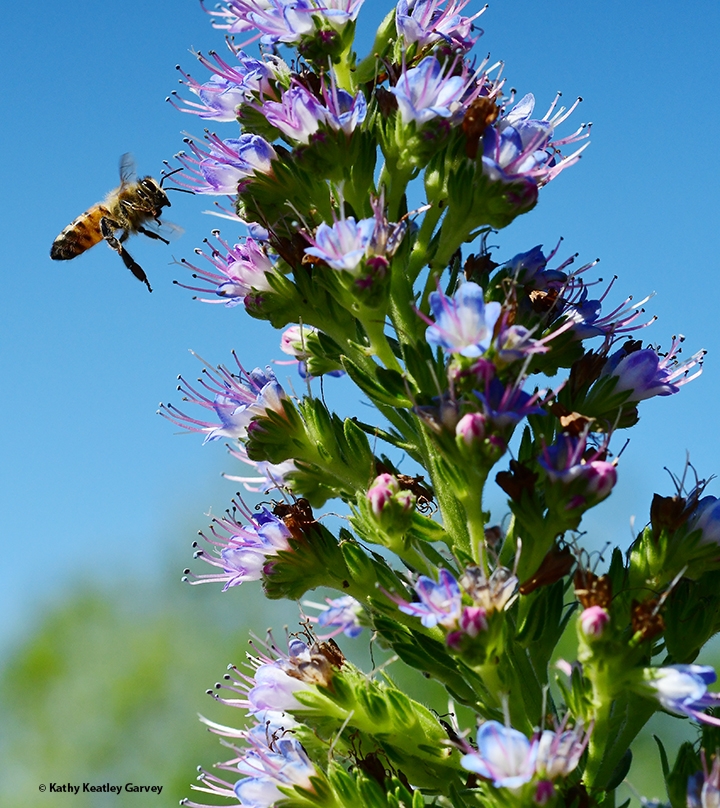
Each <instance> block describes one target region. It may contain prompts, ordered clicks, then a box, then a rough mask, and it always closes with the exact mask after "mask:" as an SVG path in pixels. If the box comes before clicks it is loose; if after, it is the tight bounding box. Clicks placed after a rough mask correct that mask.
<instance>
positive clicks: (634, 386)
mask: <svg viewBox="0 0 720 808" xmlns="http://www.w3.org/2000/svg"><path fill="white" fill-rule="evenodd" d="M681 342H682V338H680V339H675V340H673V344H672V345H671V347H670V350H669V351H668V353H667V354H665V355H664V356H662V357H661V356H660V355H659V354H658V352H657V351H656V350H655V349H654V348H644V349H640V350H637V351H631V352H630V353H628V352H627V350H626V348H625V346H623V347H622V348H621V349H620V350H619V351H616V352H615V353H614V354H612V356H610V357H609V358H608V360H607V363H606V364H605V367H604V368H603V371H602V374H601V376H602V377H605V376H612V377H613V378H615V379H616V380H617V381H616V383H615V387H614V388H613V393H623V392H626V391H627V392H628V396H627V400H628V401H629V402H633V403H636V402H638V401H644V400H645V399H647V398H652V397H653V396H670V395H672V394H673V393H677V392H678V390H679V389H680V387H681V386H682V385H683V384H687V383H688V382H689V381H692V379H695V378H697V377H698V376H699V375H700V374H701V373H702V360H703V357H704V355H705V352H704V351H698V352H697V353H696V354H693V355H692V356H691V357H690V358H688V359H686V360H685V361H684V362H678V361H677V355H678V353H679V352H680V344H681ZM696 366H697V367H698V370H696V371H695V373H693V374H692V376H689V375H688V374H689V373H690V371H691V370H692V369H693V368H694V367H696Z"/></svg>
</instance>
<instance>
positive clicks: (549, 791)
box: [534, 780, 555, 805]
mask: <svg viewBox="0 0 720 808" xmlns="http://www.w3.org/2000/svg"><path fill="white" fill-rule="evenodd" d="M554 794H555V786H553V784H552V783H551V782H550V780H540V782H539V783H538V784H537V788H536V789H535V797H534V799H535V803H536V804H537V805H546V804H547V803H548V802H549V801H550V800H551V799H552V797H553V795H554Z"/></svg>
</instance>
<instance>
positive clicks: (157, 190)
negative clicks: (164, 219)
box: [139, 177, 171, 210]
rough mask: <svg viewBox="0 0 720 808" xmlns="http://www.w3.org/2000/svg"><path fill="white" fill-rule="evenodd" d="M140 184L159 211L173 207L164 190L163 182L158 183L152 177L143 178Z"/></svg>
mask: <svg viewBox="0 0 720 808" xmlns="http://www.w3.org/2000/svg"><path fill="white" fill-rule="evenodd" d="M139 184H140V187H141V188H142V189H143V190H144V191H145V193H146V194H147V195H148V197H149V199H150V200H151V201H152V203H153V205H154V206H155V207H156V208H157V209H158V210H162V208H169V207H171V203H170V200H169V199H168V197H167V194H166V193H165V191H164V190H163V187H162V180H161V181H160V182H158V181H157V180H155V179H153V178H152V177H143V178H142V179H141V180H140V183H139Z"/></svg>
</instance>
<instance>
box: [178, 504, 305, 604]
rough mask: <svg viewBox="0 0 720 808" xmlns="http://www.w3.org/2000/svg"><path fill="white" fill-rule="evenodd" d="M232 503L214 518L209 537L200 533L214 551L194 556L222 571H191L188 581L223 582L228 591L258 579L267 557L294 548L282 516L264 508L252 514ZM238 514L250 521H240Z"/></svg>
mask: <svg viewBox="0 0 720 808" xmlns="http://www.w3.org/2000/svg"><path fill="white" fill-rule="evenodd" d="M232 504H233V509H232V511H227V512H226V515H225V516H224V517H222V518H217V517H216V518H215V519H213V521H212V524H211V526H210V535H209V536H206V535H205V534H203V533H201V534H200V535H201V536H202V538H203V539H204V540H205V541H206V542H207V543H208V544H209V545H210V546H211V548H212V550H213V553H214V554H212V555H210V554H207V553H206V552H205V551H204V550H198V551H197V552H196V553H195V558H199V559H201V560H202V561H205V562H207V563H208V564H211V565H212V566H214V567H218V568H219V569H221V570H222V572H219V573H209V574H204V575H194V574H191V573H190V572H189V571H188V572H186V580H187V581H188V583H191V584H204V583H224V584H225V585H224V587H223V592H226V591H227V590H228V589H229V588H230V587H231V586H239V585H240V584H242V583H245V582H246V581H259V580H260V579H261V578H262V576H263V573H264V572H265V571H266V567H267V565H268V560H269V559H272V558H273V557H274V556H276V555H277V554H278V553H279V552H280V551H282V550H290V549H291V547H290V542H289V539H290V538H291V533H290V531H289V530H288V529H287V527H285V524H284V522H283V521H282V520H281V519H278V518H277V517H276V516H274V515H273V514H271V513H270V512H269V511H267V510H266V509H265V508H263V510H262V511H261V512H260V513H259V514H253V513H251V512H249V511H248V510H247V508H246V507H245V506H244V505H242V504H241V503H238V502H236V501H235V500H233V503H232ZM238 514H240V515H241V516H244V517H245V518H246V519H247V520H248V521H249V523H250V524H247V525H245V524H242V523H240V522H239V521H238V519H237V515H238ZM195 546H197V545H195Z"/></svg>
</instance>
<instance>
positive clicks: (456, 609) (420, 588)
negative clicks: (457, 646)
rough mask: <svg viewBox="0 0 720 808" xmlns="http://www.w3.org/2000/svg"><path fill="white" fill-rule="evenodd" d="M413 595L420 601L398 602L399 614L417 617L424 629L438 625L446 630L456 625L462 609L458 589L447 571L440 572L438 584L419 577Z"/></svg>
mask: <svg viewBox="0 0 720 808" xmlns="http://www.w3.org/2000/svg"><path fill="white" fill-rule="evenodd" d="M415 593H416V594H417V596H418V597H419V598H420V600H419V601H414V602H413V603H407V602H399V608H400V611H401V612H404V613H405V614H411V615H413V616H414V617H419V618H420V622H421V623H422V624H423V625H424V626H425V628H434V627H435V626H437V625H438V624H440V625H441V626H445V627H446V628H452V627H454V626H455V625H457V621H458V619H459V618H460V613H461V607H462V603H461V599H460V587H459V586H458V582H457V581H456V580H455V578H453V576H452V575H451V574H450V573H449V572H448V571H447V570H445V569H441V570H440V581H439V583H435V581H433V579H432V578H428V577H427V576H426V575H420V576H419V577H418V580H417V583H416V584H415Z"/></svg>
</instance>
